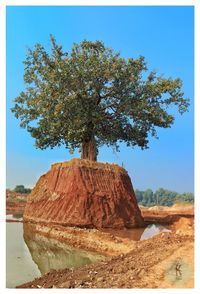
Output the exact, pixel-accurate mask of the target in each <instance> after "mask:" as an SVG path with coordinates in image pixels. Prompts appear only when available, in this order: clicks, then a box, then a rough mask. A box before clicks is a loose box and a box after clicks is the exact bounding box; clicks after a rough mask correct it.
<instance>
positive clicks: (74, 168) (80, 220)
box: [24, 159, 143, 228]
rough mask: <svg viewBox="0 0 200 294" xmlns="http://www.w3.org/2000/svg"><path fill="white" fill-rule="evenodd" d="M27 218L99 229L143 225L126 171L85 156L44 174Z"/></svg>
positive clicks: (60, 164)
mask: <svg viewBox="0 0 200 294" xmlns="http://www.w3.org/2000/svg"><path fill="white" fill-rule="evenodd" d="M24 219H25V220H32V221H37V222H38V221H39V222H47V223H54V224H61V225H67V226H79V227H96V228H106V227H111V228H124V227H136V226H142V225H143V218H142V216H141V212H140V209H139V208H138V205H137V202H136V198H135V194H134V190H133V187H132V184H131V180H130V178H129V176H128V174H127V172H126V170H125V169H123V168H121V167H119V166H117V165H114V164H103V163H97V162H92V161H87V160H83V159H82V160H80V159H73V160H71V161H67V162H63V163H57V164H54V165H52V167H51V170H50V171H48V172H47V173H46V174H45V175H43V176H41V177H40V179H39V180H38V182H37V183H36V186H35V188H34V189H33V190H32V192H31V194H30V195H29V196H28V201H27V205H26V208H25V212H24Z"/></svg>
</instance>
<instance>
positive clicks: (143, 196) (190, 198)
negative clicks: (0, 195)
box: [12, 185, 194, 207]
mask: <svg viewBox="0 0 200 294" xmlns="http://www.w3.org/2000/svg"><path fill="white" fill-rule="evenodd" d="M12 191H13V192H16V193H22V194H29V193H31V189H30V188H25V186H24V185H17V186H16V187H15V188H14V189H13V190H12ZM135 196H136V199H137V202H138V204H139V205H142V206H148V207H150V206H155V205H160V206H172V205H173V204H176V203H183V204H184V203H185V204H187V203H191V204H192V203H194V194H193V193H190V192H187V193H182V194H181V193H178V192H174V191H170V190H167V189H163V188H159V189H158V190H156V191H155V192H153V190H152V189H146V190H145V191H140V190H138V189H136V190H135Z"/></svg>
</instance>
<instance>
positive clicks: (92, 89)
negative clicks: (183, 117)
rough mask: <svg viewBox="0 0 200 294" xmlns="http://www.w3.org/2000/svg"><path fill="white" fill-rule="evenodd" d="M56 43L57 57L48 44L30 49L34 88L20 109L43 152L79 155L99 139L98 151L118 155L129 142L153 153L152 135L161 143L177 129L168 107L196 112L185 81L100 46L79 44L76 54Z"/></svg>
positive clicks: (28, 76)
mask: <svg viewBox="0 0 200 294" xmlns="http://www.w3.org/2000/svg"><path fill="white" fill-rule="evenodd" d="M51 44H52V49H51V52H50V53H48V52H47V51H46V50H45V49H44V47H43V46H42V45H41V44H36V45H35V48H34V49H33V50H31V49H29V51H28V54H27V57H26V60H25V61H24V65H25V70H24V82H25V86H26V89H25V90H24V91H22V92H21V93H20V95H19V96H18V97H17V98H16V99H15V105H14V107H13V108H12V111H13V112H14V114H15V116H16V118H19V119H20V120H21V123H20V126H21V127H23V128H25V129H27V131H28V132H29V133H30V134H31V136H32V137H33V138H35V145H36V147H37V148H40V149H45V148H47V147H50V148H53V147H55V146H60V145H62V144H64V145H65V146H66V148H68V149H69V150H71V151H72V152H73V150H74V149H75V148H80V146H81V144H82V143H83V142H88V141H90V140H92V139H95V141H96V145H95V146H96V147H95V148H98V147H100V146H101V145H103V144H106V145H108V146H110V145H111V146H114V147H115V148H116V150H118V147H119V145H118V143H119V142H122V141H124V142H126V144H127V146H132V147H134V146H136V145H138V146H139V147H141V148H142V149H144V148H148V136H149V134H151V135H152V136H154V137H157V134H156V128H157V127H162V128H169V127H170V126H171V125H172V124H173V121H174V117H173V115H171V114H169V113H168V112H167V110H168V107H169V106H171V105H172V106H173V105H175V106H177V107H178V111H179V112H180V113H181V114H182V113H184V112H185V111H186V110H187V108H188V106H189V102H188V99H184V98H183V96H184V93H183V92H182V90H181V87H182V82H181V80H180V79H172V78H167V79H165V78H163V77H162V76H158V75H157V73H156V72H148V68H147V64H146V62H145V59H144V57H142V56H141V57H139V58H138V59H133V58H128V59H125V58H123V57H121V56H120V54H119V53H115V52H114V51H113V50H112V49H111V48H106V47H105V45H104V44H103V42H100V41H96V42H89V41H86V40H85V41H83V42H81V43H80V44H74V45H73V47H72V49H71V52H64V51H63V49H62V46H60V45H58V44H57V43H56V41H55V39H54V37H52V36H51ZM144 76H147V78H146V79H144Z"/></svg>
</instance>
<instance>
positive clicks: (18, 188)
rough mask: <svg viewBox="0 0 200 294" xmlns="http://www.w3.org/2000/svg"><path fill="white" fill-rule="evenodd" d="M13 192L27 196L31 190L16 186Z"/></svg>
mask: <svg viewBox="0 0 200 294" xmlns="http://www.w3.org/2000/svg"><path fill="white" fill-rule="evenodd" d="M14 192H16V193H22V194H28V193H31V189H29V188H25V187H24V185H17V186H16V187H15V189H14Z"/></svg>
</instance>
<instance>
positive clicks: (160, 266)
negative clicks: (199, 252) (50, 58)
mask: <svg viewBox="0 0 200 294" xmlns="http://www.w3.org/2000/svg"><path fill="white" fill-rule="evenodd" d="M178 262H179V263H180V264H181V277H178V276H176V265H177V263H178ZM193 266H194V265H193V237H192V236H189V235H187V236H181V235H174V234H171V233H165V234H161V235H158V236H155V237H153V238H151V239H149V240H146V241H140V242H136V245H135V248H134V250H133V251H131V252H130V253H127V254H125V255H120V256H118V257H114V258H112V259H111V260H109V261H107V262H105V261H104V262H101V263H98V264H93V265H87V266H84V267H81V268H78V269H76V270H73V269H65V270H60V271H52V272H50V273H48V274H46V275H44V276H43V277H41V278H38V279H35V280H34V281H33V282H30V283H26V284H24V285H21V286H18V288H185V287H189V288H192V287H193V286H194V281H193V278H194V277H193Z"/></svg>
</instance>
